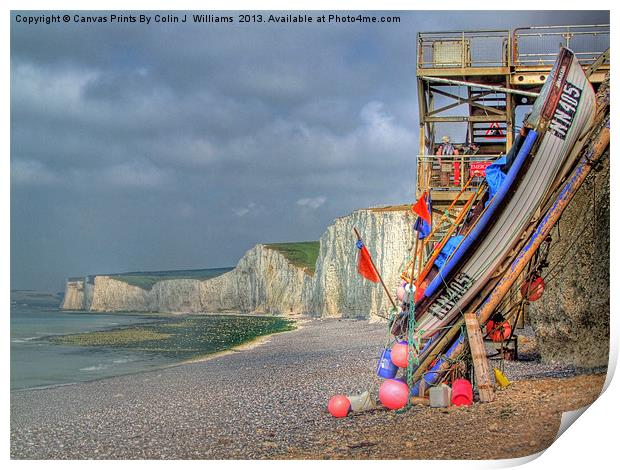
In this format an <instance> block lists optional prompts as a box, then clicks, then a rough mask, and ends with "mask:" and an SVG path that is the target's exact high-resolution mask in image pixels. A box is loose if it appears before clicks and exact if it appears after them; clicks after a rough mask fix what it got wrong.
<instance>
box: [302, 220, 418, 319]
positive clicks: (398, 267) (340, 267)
mask: <svg viewBox="0 0 620 470" xmlns="http://www.w3.org/2000/svg"><path fill="white" fill-rule="evenodd" d="M413 221H414V216H413V215H412V213H411V212H410V211H408V210H381V209H374V210H373V209H364V210H358V211H355V212H354V213H353V214H351V215H349V216H347V217H341V218H339V219H336V221H335V222H334V223H333V224H332V225H330V226H329V227H328V228H327V231H326V232H325V233H324V234H323V236H322V237H321V243H320V246H321V247H320V253H319V258H318V261H317V265H316V273H315V275H314V283H313V285H312V295H311V296H310V299H309V303H308V304H307V310H306V313H308V314H309V315H313V316H317V317H339V316H342V317H345V318H347V317H349V318H350V317H357V318H368V319H371V320H378V319H380V316H383V317H387V314H388V312H389V309H390V300H389V299H388V298H387V294H386V293H385V291H384V290H383V288H382V287H381V285H380V284H372V283H371V282H369V281H367V280H366V279H364V278H363V277H362V276H360V275H359V274H358V273H357V263H356V256H357V251H358V250H357V249H356V248H355V235H354V233H353V228H354V227H357V228H358V229H359V230H360V232H361V235H362V238H363V240H364V242H365V244H366V246H367V248H368V250H369V251H370V253H371V255H372V258H373V261H374V262H375V265H376V266H377V269H378V271H379V272H380V273H381V275H382V276H383V279H384V281H385V283H386V285H387V287H388V289H389V290H390V292H391V293H392V294H393V292H394V291H395V290H396V286H397V285H398V282H399V278H400V273H401V272H402V270H403V269H404V264H405V262H406V261H407V257H408V256H409V255H410V254H411V251H412V244H413V241H414V240H415V239H414V235H413Z"/></svg>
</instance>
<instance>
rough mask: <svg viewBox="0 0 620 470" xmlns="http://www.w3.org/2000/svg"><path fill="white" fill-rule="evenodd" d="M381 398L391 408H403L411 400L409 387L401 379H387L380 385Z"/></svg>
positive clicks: (384, 404)
mask: <svg viewBox="0 0 620 470" xmlns="http://www.w3.org/2000/svg"><path fill="white" fill-rule="evenodd" d="M379 400H380V401H381V403H382V404H383V406H385V407H386V408H389V409H390V410H398V409H400V408H403V407H404V406H405V405H406V404H407V402H408V401H409V387H407V384H406V383H403V382H401V381H400V380H394V379H389V380H386V381H385V382H383V383H382V384H381V387H379Z"/></svg>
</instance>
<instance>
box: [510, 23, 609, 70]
mask: <svg viewBox="0 0 620 470" xmlns="http://www.w3.org/2000/svg"><path fill="white" fill-rule="evenodd" d="M512 43H513V44H514V47H513V51H512V62H513V64H514V65H516V66H535V65H549V66H550V65H552V64H553V63H554V62H555V59H556V57H557V55H558V50H559V48H560V46H565V47H568V48H569V49H571V50H572V51H573V52H574V53H575V55H576V56H577V58H578V59H579V62H580V63H581V64H582V65H586V64H591V63H592V62H594V61H595V60H596V59H597V57H599V56H600V55H601V54H602V53H603V52H605V51H606V50H607V48H609V25H608V24H607V25H600V24H599V25H579V26H532V27H529V28H518V29H515V30H514V32H513V41H512Z"/></svg>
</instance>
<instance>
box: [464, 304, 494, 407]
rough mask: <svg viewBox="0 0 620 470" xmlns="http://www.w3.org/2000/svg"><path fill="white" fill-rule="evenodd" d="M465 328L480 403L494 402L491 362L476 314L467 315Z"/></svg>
mask: <svg viewBox="0 0 620 470" xmlns="http://www.w3.org/2000/svg"><path fill="white" fill-rule="evenodd" d="M465 327H466V328H467V337H468V338H469V349H470V351H471V358H472V362H473V363H474V375H475V377H476V384H477V385H478V392H479V394H480V401H481V402H483V403H486V402H490V401H493V399H494V398H495V394H494V393H493V384H492V382H491V373H490V370H489V361H488V360H487V352H486V349H485V347H484V341H483V340H482V333H481V332H480V323H478V317H477V316H476V314H475V313H466V314H465Z"/></svg>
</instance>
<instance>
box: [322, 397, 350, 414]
mask: <svg viewBox="0 0 620 470" xmlns="http://www.w3.org/2000/svg"><path fill="white" fill-rule="evenodd" d="M327 410H328V411H329V412H330V413H331V415H332V416H333V417H334V418H346V416H347V415H348V414H349V411H350V410H351V402H350V401H349V399H348V398H347V397H345V396H344V395H334V396H333V397H331V398H330V399H329V403H327Z"/></svg>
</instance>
